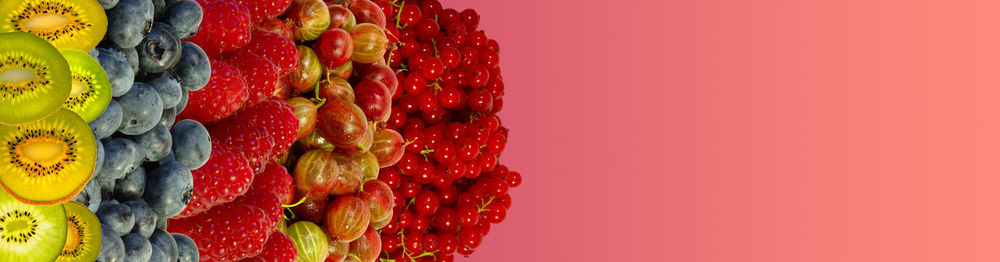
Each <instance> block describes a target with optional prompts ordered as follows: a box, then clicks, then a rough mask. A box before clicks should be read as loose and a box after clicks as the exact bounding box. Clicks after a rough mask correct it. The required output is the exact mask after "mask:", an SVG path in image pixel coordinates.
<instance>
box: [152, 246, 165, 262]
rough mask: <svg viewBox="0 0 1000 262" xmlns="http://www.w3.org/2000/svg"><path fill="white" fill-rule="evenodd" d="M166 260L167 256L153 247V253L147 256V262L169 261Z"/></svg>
mask: <svg viewBox="0 0 1000 262" xmlns="http://www.w3.org/2000/svg"><path fill="white" fill-rule="evenodd" d="M167 259H168V258H167V254H164V253H163V251H160V248H159V247H157V246H153V253H152V254H151V255H150V256H149V260H148V262H167V261H169V260H167Z"/></svg>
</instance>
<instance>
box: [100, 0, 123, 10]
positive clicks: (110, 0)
mask: <svg viewBox="0 0 1000 262" xmlns="http://www.w3.org/2000/svg"><path fill="white" fill-rule="evenodd" d="M97 3H98V4H101V7H103V8H104V10H108V9H111V8H112V7H115V5H117V4H118V0H97Z"/></svg>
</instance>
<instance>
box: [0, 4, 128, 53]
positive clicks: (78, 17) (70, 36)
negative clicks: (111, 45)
mask: <svg viewBox="0 0 1000 262" xmlns="http://www.w3.org/2000/svg"><path fill="white" fill-rule="evenodd" d="M107 31H108V17H107V16H106V15H105V14H104V8H102V7H101V4H99V3H97V1H94V0H71V1H68V0H3V1H0V32H25V33H31V34H33V35H36V36H38V37H41V38H44V39H45V40H46V41H49V43H52V45H54V46H55V47H56V48H59V49H76V50H81V51H90V49H94V47H95V46H97V43H98V42H100V41H101V39H102V38H104V34H105V33H107Z"/></svg>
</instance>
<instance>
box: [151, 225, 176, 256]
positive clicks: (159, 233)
mask: <svg viewBox="0 0 1000 262" xmlns="http://www.w3.org/2000/svg"><path fill="white" fill-rule="evenodd" d="M149 242H150V243H153V247H157V248H160V250H161V251H163V254H164V255H165V256H166V257H167V261H177V241H175V240H174V236H173V235H170V233H167V231H164V230H162V229H157V230H156V231H154V232H153V235H152V236H150V237H149Z"/></svg>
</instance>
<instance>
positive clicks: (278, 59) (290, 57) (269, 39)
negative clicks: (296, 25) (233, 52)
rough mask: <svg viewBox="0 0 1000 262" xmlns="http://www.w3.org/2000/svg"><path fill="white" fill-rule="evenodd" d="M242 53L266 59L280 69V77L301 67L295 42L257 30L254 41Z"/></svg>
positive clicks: (254, 33)
mask: <svg viewBox="0 0 1000 262" xmlns="http://www.w3.org/2000/svg"><path fill="white" fill-rule="evenodd" d="M240 51H242V52H250V53H254V54H258V55H260V56H262V57H266V58H267V59H269V60H271V62H272V63H274V66H275V67H276V68H277V69H278V76H279V77H280V76H285V75H287V74H288V73H289V72H292V70H295V68H296V67H298V65H299V50H298V49H295V42H293V41H292V40H291V39H289V38H286V37H282V36H280V35H277V34H274V33H271V32H266V31H261V30H257V31H254V32H253V41H250V44H248V45H247V46H245V47H243V50H240Z"/></svg>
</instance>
